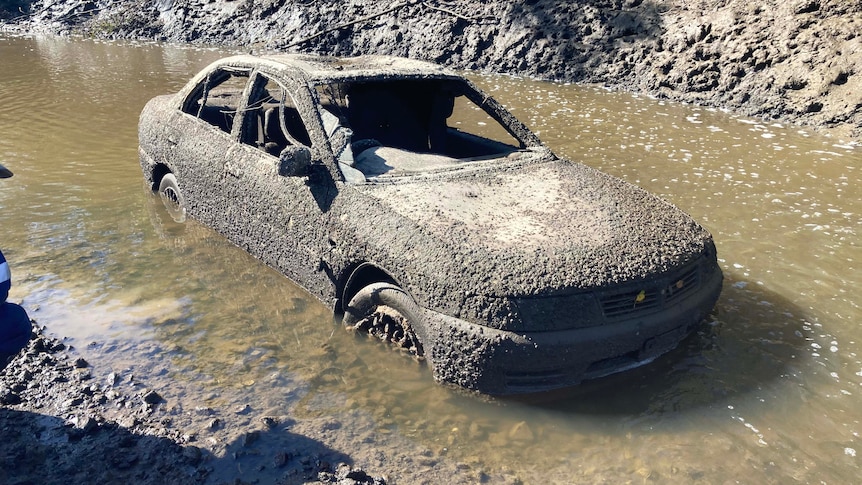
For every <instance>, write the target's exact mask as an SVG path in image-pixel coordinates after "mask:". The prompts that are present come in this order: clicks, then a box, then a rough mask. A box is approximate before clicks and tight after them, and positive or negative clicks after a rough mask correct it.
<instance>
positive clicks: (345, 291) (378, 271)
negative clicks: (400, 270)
mask: <svg viewBox="0 0 862 485" xmlns="http://www.w3.org/2000/svg"><path fill="white" fill-rule="evenodd" d="M347 274H348V276H347V279H346V280H345V282H344V286H343V287H342V290H341V294H340V295H339V298H338V304H337V306H336V307H337V309H338V311H339V312H343V311H344V310H345V306H346V305H347V303H348V302H349V301H350V299H351V298H353V296H354V295H356V293H358V292H359V290H361V289H362V288H364V287H366V286H368V285H370V284H372V283H392V284H393V285H398V286H399V287H400V286H401V285H400V284H399V283H398V281H397V280H396V279H395V278H394V277H393V276H392V275H391V274H390V273H389V272H388V271H386V270H385V269H383V268H381V267H380V266H378V265H376V264H374V263H370V262H364V263H360V264H358V265H356V266H355V267H354V268H353V269H352V270H350V271H348V272H347Z"/></svg>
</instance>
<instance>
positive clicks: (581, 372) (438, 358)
mask: <svg viewBox="0 0 862 485" xmlns="http://www.w3.org/2000/svg"><path fill="white" fill-rule="evenodd" d="M722 279H723V276H722V273H721V271H720V270H717V269H716V270H715V271H713V272H711V273H710V274H709V275H708V277H707V279H705V280H704V281H702V282H701V285H700V287H699V288H698V291H697V292H696V293H694V294H690V295H688V296H687V297H686V298H685V299H682V300H680V301H677V302H675V303H674V304H673V305H670V306H667V307H665V308H663V309H662V310H661V311H659V312H655V313H652V314H649V315H646V316H639V317H637V318H632V319H624V320H618V321H615V322H613V323H608V324H605V325H599V326H593V327H587V328H577V329H570V330H557V331H545V332H508V331H503V330H496V329H492V328H488V327H483V326H481V325H476V324H473V323H469V322H466V321H464V320H460V319H457V318H453V317H449V316H446V315H443V314H440V313H437V312H434V311H430V310H425V312H426V314H425V318H426V319H425V323H426V325H425V328H424V329H423V330H424V331H423V332H422V333H424V334H425V335H420V336H419V337H420V339H421V340H422V341H423V343H425V355H426V357H427V358H428V360H429V362H430V363H431V366H432V368H433V371H434V377H435V379H437V380H438V381H441V382H447V383H451V384H455V385H458V386H461V387H466V388H468V389H473V390H477V391H480V392H483V393H487V394H497V395H503V394H520V393H531V392H540V391H546V390H551V389H557V388H563V387H568V386H573V385H576V384H578V383H580V382H581V381H583V380H586V379H594V378H598V377H602V376H605V375H609V374H613V373H617V372H621V371H624V370H627V369H631V368H634V367H638V366H640V365H643V364H646V363H648V362H650V361H652V360H654V359H655V358H656V357H658V356H660V355H662V354H664V353H666V352H668V351H669V350H671V349H673V348H675V347H676V346H677V345H678V344H679V342H680V341H681V340H683V339H684V338H685V337H686V336H687V335H689V334H690V333H691V332H692V331H693V330H694V329H696V328H697V326H698V325H699V324H700V323H701V322H702V321H703V319H704V318H705V317H706V316H707V315H708V314H709V312H710V311H711V310H712V308H713V307H714V306H715V303H716V301H717V300H718V296H719V294H720V293H721V287H722ZM429 343H430V345H429Z"/></svg>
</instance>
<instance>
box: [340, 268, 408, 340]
mask: <svg viewBox="0 0 862 485" xmlns="http://www.w3.org/2000/svg"><path fill="white" fill-rule="evenodd" d="M420 318H421V312H420V311H419V305H417V304H416V302H415V301H413V298H411V297H410V295H408V294H407V293H405V292H404V290H402V289H401V288H399V287H398V286H396V285H394V284H392V283H373V284H370V285H368V286H366V287H364V288H362V289H361V290H359V292H358V293H356V295H354V296H353V298H351V299H350V302H349V303H348V304H347V308H346V309H345V311H344V319H343V322H344V325H345V326H346V327H347V328H349V329H353V330H357V331H361V332H367V333H368V334H369V335H371V336H374V337H377V338H379V339H380V340H384V341H387V342H390V343H392V344H394V345H396V346H397V347H399V348H401V349H404V350H406V351H407V352H409V353H411V354H413V355H416V356H418V357H421V356H422V355H423V349H422V343H421V342H420V341H419V339H418V338H417V336H416V332H415V331H414V330H413V328H414V327H415V326H416V325H419V324H420V322H421V320H420Z"/></svg>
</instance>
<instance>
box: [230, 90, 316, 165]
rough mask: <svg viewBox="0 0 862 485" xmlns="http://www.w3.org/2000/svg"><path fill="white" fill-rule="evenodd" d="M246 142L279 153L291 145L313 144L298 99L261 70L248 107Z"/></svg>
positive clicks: (244, 139) (243, 136) (243, 138)
mask: <svg viewBox="0 0 862 485" xmlns="http://www.w3.org/2000/svg"><path fill="white" fill-rule="evenodd" d="M244 119H245V120H246V123H245V125H246V126H245V127H244V130H243V134H242V141H243V143H247V144H249V145H254V146H257V147H258V148H260V149H261V150H264V151H265V152H267V153H269V154H270V155H274V156H278V155H279V154H280V153H281V152H282V151H283V150H284V149H285V148H287V147H288V146H291V145H297V146H306V147H308V146H310V145H311V137H310V136H309V135H308V130H307V129H306V127H305V124H304V123H303V121H302V118H301V117H300V115H299V111H298V110H297V108H296V103H295V102H294V100H293V97H292V96H291V95H290V93H289V92H288V90H287V89H286V88H285V87H284V86H282V85H281V84H280V83H279V82H277V81H275V80H273V79H271V78H269V77H268V76H266V75H263V74H259V75H258V77H257V78H256V79H255V84H254V86H253V87H252V92H251V95H250V97H249V104H248V106H247V107H246V112H245V117H244Z"/></svg>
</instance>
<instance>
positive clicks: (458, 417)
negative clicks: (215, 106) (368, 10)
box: [0, 36, 862, 483]
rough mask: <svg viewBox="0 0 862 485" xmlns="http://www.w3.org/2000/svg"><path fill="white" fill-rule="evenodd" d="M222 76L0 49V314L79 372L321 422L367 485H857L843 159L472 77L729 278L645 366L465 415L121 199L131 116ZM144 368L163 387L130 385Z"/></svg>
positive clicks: (736, 124)
mask: <svg viewBox="0 0 862 485" xmlns="http://www.w3.org/2000/svg"><path fill="white" fill-rule="evenodd" d="M223 54H225V52H224V51H218V50H205V49H193V48H184V47H171V46H159V45H153V44H139V45H136V44H123V45H119V44H111V43H98V42H92V41H84V40H65V39H58V38H53V37H46V38H41V37H35V38H32V37H8V36H7V37H0V66H2V73H0V100H2V102H0V160H2V162H3V163H4V164H5V165H7V166H8V167H9V168H11V169H12V170H13V171H14V172H15V177H14V178H13V179H10V180H4V181H2V182H0V183H2V185H0V244H2V248H3V251H4V253H5V254H6V256H7V259H9V260H10V263H11V266H12V272H13V279H14V284H15V286H14V287H13V290H12V293H11V299H12V300H13V301H22V302H23V305H24V306H25V308H27V309H28V310H29V312H30V313H31V316H32V317H34V318H36V319H37V320H38V321H39V322H40V323H42V324H45V325H48V328H49V331H51V332H52V333H54V334H57V335H62V336H68V337H70V339H71V342H72V343H73V345H75V346H76V347H77V348H78V349H79V350H80V351H81V352H82V353H84V354H85V355H91V356H93V358H94V359H97V360H98V362H99V363H100V366H101V367H99V368H98V369H97V372H100V373H102V374H106V373H108V372H111V371H112V370H114V371H117V372H134V373H137V374H138V375H140V376H142V378H145V379H147V380H149V381H150V382H152V383H154V385H155V386H157V387H159V386H162V389H163V392H162V394H163V395H165V396H166V397H167V398H168V400H169V401H170V400H173V401H175V402H176V401H178V402H184V403H187V404H186V405H187V406H192V404H189V403H195V404H197V405H204V406H212V407H218V406H232V405H235V404H237V403H243V402H246V403H249V402H250V403H252V404H253V407H254V408H256V409H265V410H269V411H273V410H274V411H275V412H282V413H285V414H287V413H289V414H291V415H292V416H293V417H294V418H295V419H296V420H298V421H299V422H302V421H303V420H314V419H319V418H322V417H325V418H326V419H329V420H334V421H336V422H338V423H340V424H339V425H338V426H333V427H332V428H333V430H331V431H329V432H328V433H329V434H328V435H326V436H330V437H329V438H327V437H326V436H324V437H323V438H320V439H323V440H324V441H327V440H328V445H329V446H332V447H335V448H338V447H339V446H352V447H353V449H350V450H342V451H344V452H345V453H348V454H358V455H359V456H360V457H361V456H365V455H363V453H364V454H368V456H371V455H370V454H372V453H376V454H377V455H375V456H377V457H378V458H377V459H376V461H375V460H373V459H368V460H367V461H368V462H370V463H375V465H374V467H376V468H377V469H372V470H370V471H373V472H377V473H386V472H387V467H395V466H396V465H395V464H392V463H387V461H386V459H385V457H387V456H394V455H396V454H397V453H398V452H402V450H403V449H404V443H408V444H409V445H410V446H414V445H415V446H416V447H417V449H427V450H429V451H428V455H429V456H432V457H433V459H432V460H431V461H432V462H433V461H434V460H439V461H451V462H452V463H458V464H459V465H458V467H459V469H465V468H471V469H476V470H486V471H487V472H488V473H490V474H494V476H500V475H502V476H511V477H517V478H519V479H521V480H523V481H524V482H525V483H547V482H555V483H566V482H591V483H594V482H608V483H617V482H621V481H627V482H628V481H631V482H638V483H639V482H649V481H657V482H678V483H689V482H692V481H695V482H702V483H718V482H722V483H723V482H734V481H739V482H743V483H787V482H791V481H799V482H821V481H822V482H824V483H852V482H855V481H857V480H858V477H859V476H860V469H859V468H860V460H862V456H858V455H860V454H862V442H860V438H859V433H860V432H862V424H860V421H862V358H860V354H862V325H860V323H862V309H860V305H859V301H860V299H859V297H858V296H857V291H859V288H860V287H862V272H860V267H859V266H860V259H862V251H860V244H859V232H860V229H862V201H860V197H859V195H860V192H859V190H860V189H859V187H860V185H862V174H860V166H862V149H860V148H859V147H855V146H854V145H853V144H852V143H849V142H846V141H842V140H839V139H837V138H830V137H826V136H823V135H818V134H813V133H810V132H806V131H803V130H801V129H799V128H797V127H793V126H788V125H782V124H774V123H768V122H762V121H758V120H751V119H746V118H740V117H735V116H732V115H730V114H727V113H723V112H720V111H714V110H705V109H699V108H696V107H691V106H684V105H676V104H670V103H665V102H662V101H657V100H654V99H649V98H646V97H638V96H632V95H630V94H624V93H615V92H609V91H605V90H602V89H600V88H596V87H585V86H574V85H561V84H550V83H543V82H536V81H531V80H527V79H519V78H509V77H477V78H476V80H477V82H479V84H480V85H481V86H483V87H484V88H485V89H486V90H488V91H490V92H492V93H493V94H494V95H495V96H496V97H497V98H498V99H499V100H500V101H501V102H503V104H504V105H506V106H508V107H510V109H512V111H513V112H515V114H516V115H517V116H518V117H519V118H521V119H522V120H524V121H525V122H526V123H527V124H528V125H529V126H530V127H531V128H532V129H534V130H535V131H536V132H538V133H539V135H540V136H541V137H542V138H543V140H544V141H545V142H546V143H547V144H549V145H550V146H551V147H552V148H553V149H554V150H555V151H556V152H557V153H559V154H561V155H564V156H567V157H570V158H574V159H578V160H581V161H583V162H584V163H586V164H588V165H591V166H594V167H597V168H599V169H602V170H605V171H607V172H610V173H612V174H615V175H618V176H620V177H622V178H624V179H626V180H628V181H630V182H633V183H636V184H639V185H641V186H643V187H645V188H646V189H648V190H650V191H652V192H655V193H658V194H660V195H661V196H663V197H664V198H666V199H667V200H669V201H671V202H673V203H674V204H677V205H678V206H680V207H682V208H683V209H684V210H686V211H688V212H689V213H691V214H692V215H693V216H694V217H695V218H696V219H698V220H700V221H702V222H703V223H704V224H705V225H706V226H707V227H708V228H709V229H710V230H711V231H712V233H713V234H714V236H715V240H716V244H717V246H718V251H719V258H720V260H721V264H722V268H723V270H724V272H725V277H726V281H725V290H724V292H723V294H722V296H721V299H720V301H719V303H718V306H717V311H716V314H715V315H714V317H713V318H711V320H710V321H709V322H707V324H706V325H704V327H703V330H702V331H700V332H699V333H698V334H696V335H694V336H692V337H691V338H690V339H688V340H686V341H685V342H683V344H682V345H680V347H679V348H677V349H676V350H675V351H673V352H671V353H670V354H669V355H667V356H665V357H663V358H661V359H659V360H658V361H656V362H654V363H653V364H652V365H650V366H647V367H645V368H641V369H638V370H635V371H631V372H628V373H626V374H622V375H617V376H614V377H611V378H608V379H605V380H601V381H597V382H593V383H588V384H585V385H583V386H581V387H579V388H576V389H573V390H569V391H565V392H556V393H551V394H545V395H540V396H532V397H529V398H520V399H506V400H493V399H483V398H479V397H475V396H470V395H464V394H462V393H460V392H456V391H453V390H450V389H447V388H444V387H441V386H439V385H436V384H434V383H433V381H432V379H431V375H430V373H429V372H428V370H427V369H426V368H424V367H423V366H422V365H419V364H416V363H414V362H413V361H411V360H410V359H409V358H408V357H405V356H403V355H399V354H398V353H397V352H396V351H393V350H390V349H388V348H387V347H385V346H383V345H381V344H379V343H377V342H373V341H371V340H369V339H367V338H358V337H356V336H354V335H352V334H350V333H347V332H346V331H344V330H342V329H341V328H340V327H339V326H338V324H336V323H335V322H334V321H333V319H332V317H331V315H330V314H329V312H328V311H327V309H326V308H325V307H324V306H323V305H322V304H320V303H319V302H317V301H316V300H314V299H312V298H311V297H310V296H308V295H307V294H306V293H305V292H304V291H303V290H302V289H300V288H298V287H296V286H295V285H293V284H292V283H291V282H289V281H288V280H286V279H285V278H283V277H281V276H280V275H278V274H277V273H275V272H274V271H272V270H270V269H268V268H266V267H265V266H263V265H262V264H260V263H258V262H257V261H255V260H254V259H253V258H251V257H249V256H248V255H247V254H245V253H244V252H243V251H241V250H239V249H237V248H236V247H234V246H232V245H231V244H229V243H228V242H226V241H225V240H224V239H223V238H222V237H221V236H219V235H217V234H215V233H213V232H212V231H210V230H208V229H207V228H204V227H201V226H199V225H197V224H196V223H194V222H193V221H192V222H188V223H185V224H176V223H174V222H172V220H171V219H170V218H169V217H168V215H167V213H166V212H165V211H164V209H163V207H162V206H161V205H160V203H159V202H158V200H157V199H155V198H154V197H153V196H151V195H150V194H149V193H148V192H147V191H146V190H145V189H144V187H143V184H142V177H141V173H140V168H139V166H138V162H137V151H136V149H137V141H136V140H137V138H136V136H137V135H136V123H137V116H138V113H139V111H140V109H141V107H142V106H143V104H144V103H145V102H146V100H147V99H149V98H150V97H151V96H153V95H156V94H160V93H163V92H169V91H174V90H176V89H178V88H179V87H180V86H181V85H182V84H184V82H185V81H186V80H187V79H188V78H189V77H190V76H191V75H192V74H193V73H194V72H197V71H198V70H199V69H200V68H201V67H203V66H204V65H205V64H207V63H208V62H209V61H211V60H214V59H216V58H218V57H220V56H222V55H223ZM147 362H160V363H162V365H161V366H156V367H158V368H160V369H161V370H159V371H157V372H153V373H152V374H150V375H148V372H149V371H150V370H151V369H152V366H150V365H148V364H147ZM345 435H349V436H350V438H349V439H347V438H346V439H343V440H341V439H340V438H339V437H338V436H345ZM357 437H358V438H357ZM351 440H353V441H351ZM357 441H358V442H361V443H365V444H364V445H362V446H356V445H353V444H350V443H354V442H357ZM396 448H398V449H396ZM381 453H382V455H380V454H381ZM381 456H382V458H381ZM417 466H418V465H417Z"/></svg>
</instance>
